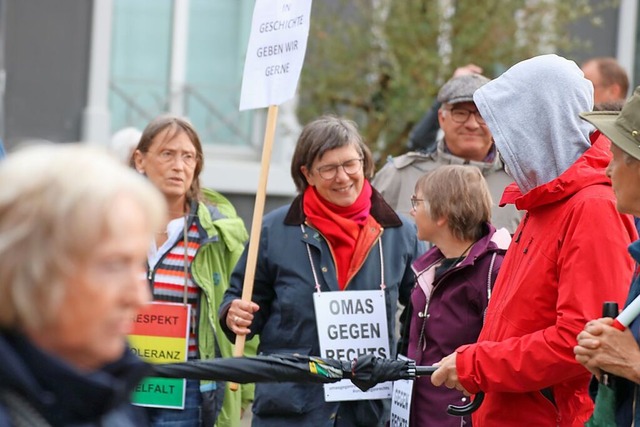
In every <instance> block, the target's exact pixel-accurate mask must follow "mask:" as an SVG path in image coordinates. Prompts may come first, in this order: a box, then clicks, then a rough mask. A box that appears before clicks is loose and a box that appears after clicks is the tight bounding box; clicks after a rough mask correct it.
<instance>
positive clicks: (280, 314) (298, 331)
mask: <svg viewBox="0 0 640 427" xmlns="http://www.w3.org/2000/svg"><path fill="white" fill-rule="evenodd" d="M371 201H372V207H371V215H372V216H373V217H374V218H375V219H376V221H377V222H378V223H379V224H380V225H381V226H382V227H383V232H382V235H381V237H380V239H381V240H382V249H383V254H384V261H385V262H384V272H385V274H384V276H385V277H384V282H385V284H386V289H385V296H386V309H387V322H388V326H389V331H388V337H389V343H390V349H392V348H393V342H394V341H395V340H394V336H393V335H394V331H395V313H396V310H397V303H398V300H399V299H400V300H401V301H402V302H403V303H406V302H407V300H408V298H409V294H410V291H411V288H412V286H413V281H414V274H413V272H412V270H411V263H412V262H413V260H414V259H416V258H417V257H418V255H419V254H420V253H422V251H423V245H422V244H421V243H420V242H419V241H418V240H417V237H416V231H415V226H414V225H413V224H412V223H411V222H409V221H408V220H405V219H401V218H400V217H399V216H398V215H397V214H396V213H395V212H394V211H393V210H392V209H391V208H390V207H389V205H387V204H386V203H385V202H384V200H383V199H382V197H381V196H380V194H379V193H377V192H376V191H374V192H373V194H372V197H371ZM302 225H304V229H305V231H302V227H301V226H302ZM307 245H308V246H307ZM307 247H308V248H309V251H310V253H311V257H312V259H313V263H314V266H315V269H316V272H317V275H318V282H319V284H320V286H321V290H322V292H330V291H334V292H337V291H339V287H338V280H337V277H336V269H335V265H334V262H333V258H332V255H331V252H330V250H329V246H328V245H327V242H326V241H325V239H324V238H323V237H322V235H321V233H319V232H318V231H317V230H315V229H314V228H312V227H310V226H309V225H307V224H305V216H304V213H303V210H302V197H298V198H297V199H296V200H294V202H293V203H292V204H291V206H289V207H287V206H285V207H282V208H280V209H277V210H275V211H273V212H271V213H269V214H268V215H266V216H265V218H264V220H263V224H262V230H261V235H260V245H259V250H258V262H257V266H256V273H255V280H254V288H253V297H252V299H253V301H254V302H256V303H257V304H258V305H259V306H260V310H259V311H258V312H256V313H255V318H254V321H253V323H252V325H251V332H252V335H253V334H260V346H259V351H260V352H261V353H263V354H273V353H289V354H291V353H299V354H301V355H315V356H320V345H319V342H318V332H317V329H316V318H315V314H314V305H313V294H314V291H315V289H314V278H313V274H312V270H311V266H310V261H309V253H308V252H307ZM246 258H247V252H246V251H245V253H244V254H243V256H242V258H241V259H240V261H239V262H238V264H237V266H236V268H235V270H234V272H233V275H232V276H231V287H230V288H229V290H227V292H226V294H225V298H224V301H223V303H222V308H221V313H220V319H221V320H220V323H221V326H222V328H223V330H225V332H226V333H227V334H229V336H230V338H234V336H233V335H232V334H231V333H230V331H229V330H228V329H227V327H226V323H225V320H224V319H225V317H226V313H227V311H228V306H229V304H230V303H231V301H232V300H234V299H237V298H240V297H241V294H242V285H243V277H244V273H245V268H246ZM380 283H381V265H380V252H379V244H378V243H377V242H376V243H375V244H374V246H373V247H372V248H371V249H370V251H369V253H368V256H367V258H366V260H365V261H364V264H363V266H362V268H361V269H360V270H359V271H358V272H357V273H356V275H355V276H354V278H353V279H352V280H351V281H350V282H349V283H348V284H347V288H346V291H352V290H353V291H357V290H374V289H379V286H380ZM253 412H254V416H253V425H254V426H278V427H281V426H293V425H295V426H314V427H323V426H334V425H335V426H358V425H360V426H368V427H374V426H377V425H381V422H383V421H384V420H383V419H382V417H383V413H382V407H381V402H380V401H354V402H329V403H326V402H325V401H324V392H323V388H322V385H321V384H292V383H273V384H257V385H256V393H255V401H254V403H253Z"/></svg>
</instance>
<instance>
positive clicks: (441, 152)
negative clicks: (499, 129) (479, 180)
mask: <svg viewBox="0 0 640 427" xmlns="http://www.w3.org/2000/svg"><path fill="white" fill-rule="evenodd" d="M435 156H436V158H437V159H438V161H439V162H440V163H443V164H447V165H471V166H475V167H477V168H478V169H480V172H482V174H483V175H487V174H490V173H492V172H496V171H499V170H501V169H502V162H501V161H500V156H498V154H497V152H496V145H495V144H493V145H492V146H491V149H490V150H489V157H492V160H490V161H480V162H479V161H476V160H467V159H464V158H462V157H458V156H456V155H454V154H451V153H450V152H449V150H448V149H447V147H446V142H445V140H444V138H443V139H441V140H440V141H438V146H437V149H436V152H435Z"/></svg>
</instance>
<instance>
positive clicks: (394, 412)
mask: <svg viewBox="0 0 640 427" xmlns="http://www.w3.org/2000/svg"><path fill="white" fill-rule="evenodd" d="M398 359H400V360H408V359H407V358H406V357H404V356H402V355H399V356H398ZM411 393H413V380H397V381H394V382H393V397H392V398H391V420H390V422H389V427H408V426H409V414H410V413H411Z"/></svg>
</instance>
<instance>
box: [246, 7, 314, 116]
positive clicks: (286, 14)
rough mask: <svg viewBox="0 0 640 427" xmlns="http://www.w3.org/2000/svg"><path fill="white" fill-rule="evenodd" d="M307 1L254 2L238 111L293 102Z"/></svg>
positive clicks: (308, 11)
mask: <svg viewBox="0 0 640 427" xmlns="http://www.w3.org/2000/svg"><path fill="white" fill-rule="evenodd" d="M310 16H311V0H256V5H255V7H254V9H253V19H252V22H251V36H250V37H249V46H248V48H247V56H246V59H245V63H244V75H243V77H242V93H241V95H240V111H243V110H249V109H252V108H263V107H268V106H269V105H280V104H281V103H283V102H285V101H288V100H289V99H291V98H293V97H294V95H295V93H296V87H297V86H298V79H299V78H300V71H302V64H303V62H304V54H305V51H306V50H307V38H308V36H309V19H310Z"/></svg>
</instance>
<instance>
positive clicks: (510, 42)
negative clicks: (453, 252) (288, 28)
mask: <svg viewBox="0 0 640 427" xmlns="http://www.w3.org/2000/svg"><path fill="white" fill-rule="evenodd" d="M617 3H618V2H617V1H616V0H599V1H595V2H594V1H593V0H591V1H590V0H482V1H476V0H316V1H314V2H313V9H312V13H311V30H310V34H309V42H308V46H307V53H306V58H305V66H304V67H303V71H302V76H301V83H300V103H299V106H298V115H299V117H300V120H301V121H302V122H303V123H306V122H307V121H309V120H311V119H313V118H314V117H317V116H318V115H320V114H324V113H334V114H339V115H344V116H346V117H349V118H351V119H353V120H355V121H356V122H357V123H358V125H359V126H360V130H361V132H362V134H363V135H364V136H365V138H366V141H367V143H368V144H369V146H370V148H371V150H372V151H373V153H374V156H375V158H376V160H377V161H378V164H380V163H381V162H384V160H385V159H386V158H387V156H389V155H394V156H395V155H398V154H402V153H403V152H405V151H406V150H407V148H406V146H407V138H408V135H409V131H410V130H411V128H412V127H413V125H414V124H415V123H416V122H417V121H419V120H420V118H421V117H422V115H423V114H424V113H425V111H427V109H428V108H429V107H430V106H431V104H432V102H433V100H434V98H435V96H436V94H437V92H438V89H439V88H440V86H441V85H442V84H443V83H444V82H445V81H446V80H447V79H448V78H449V77H450V76H451V75H452V73H453V71H454V70H455V68H456V67H459V66H462V65H465V64H468V63H474V64H477V65H479V66H481V67H482V68H483V69H484V73H483V74H485V75H486V76H487V77H489V78H494V77H496V76H498V75H499V74H500V73H502V72H503V71H504V70H506V69H507V68H509V67H510V66H511V65H513V64H514V63H516V62H518V61H520V60H523V59H526V58H529V57H531V56H535V55H538V54H543V53H554V52H572V51H573V52H575V51H578V50H581V49H582V50H588V48H589V46H588V45H586V44H585V43H583V42H581V41H580V40H577V39H575V38H572V37H571V35H570V33H569V32H568V31H567V28H568V26H569V25H571V24H574V25H575V22H576V21H577V20H581V22H582V21H583V22H585V25H594V26H597V25H599V24H600V20H599V17H598V13H599V12H601V11H603V10H605V9H606V8H609V7H612V6H614V5H617ZM565 56H566V55H565Z"/></svg>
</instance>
